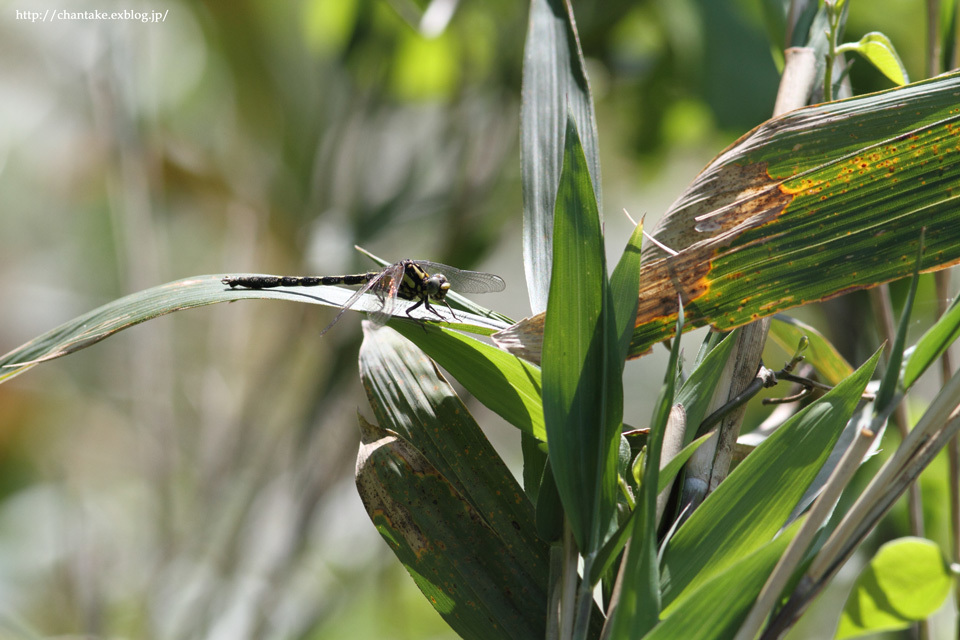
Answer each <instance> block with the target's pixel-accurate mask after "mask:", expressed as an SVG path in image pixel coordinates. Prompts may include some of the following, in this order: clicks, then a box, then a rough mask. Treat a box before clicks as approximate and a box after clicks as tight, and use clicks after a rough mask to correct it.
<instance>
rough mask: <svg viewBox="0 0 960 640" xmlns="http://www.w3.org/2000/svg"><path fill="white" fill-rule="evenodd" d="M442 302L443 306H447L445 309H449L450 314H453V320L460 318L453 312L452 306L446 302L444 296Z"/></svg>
mask: <svg viewBox="0 0 960 640" xmlns="http://www.w3.org/2000/svg"><path fill="white" fill-rule="evenodd" d="M443 304H444V306H445V307H446V308H447V310H448V311H450V315H452V316H453V319H454V320H459V319H460V318H458V317H457V314H456V313H454V312H453V307H451V306H450V303H449V302H447V300H446V298H444V299H443Z"/></svg>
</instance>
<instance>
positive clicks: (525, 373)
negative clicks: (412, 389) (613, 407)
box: [395, 322, 547, 441]
mask: <svg viewBox="0 0 960 640" xmlns="http://www.w3.org/2000/svg"><path fill="white" fill-rule="evenodd" d="M395 328H396V330H397V331H398V332H399V333H400V334H401V335H403V336H404V337H405V338H407V339H408V340H410V341H411V342H413V343H414V344H416V345H417V346H418V347H420V348H421V349H423V350H424V351H425V352H426V353H427V355H429V356H430V357H431V358H433V360H434V361H436V362H437V364H439V365H440V366H441V367H443V368H444V369H446V370H447V371H448V372H449V373H450V375H452V376H453V377H454V378H456V379H457V382H459V383H460V384H462V385H463V386H464V388H466V390H467V391H469V392H470V394H471V395H472V396H473V397H474V398H476V399H477V400H479V401H480V402H482V403H483V404H484V405H485V406H486V407H487V408H488V409H490V410H491V411H493V412H495V413H496V414H497V415H499V416H500V417H502V418H503V419H504V420H506V421H507V422H509V423H510V424H512V425H513V426H515V427H516V428H518V429H520V431H522V432H523V433H526V434H529V435H531V436H533V437H534V438H537V439H538V440H541V441H546V439H547V432H546V429H545V427H544V424H543V400H542V398H541V388H540V370H539V369H538V368H537V367H535V366H533V365H531V364H530V363H529V362H526V361H524V360H521V359H520V358H517V357H516V356H512V355H510V354H509V353H506V352H504V351H501V350H500V349H497V348H496V347H493V346H490V345H489V344H486V343H484V342H480V341H479V340H475V339H474V338H471V337H469V336H466V335H463V334H462V333H458V332H456V331H451V330H449V329H446V328H443V327H434V326H431V325H422V326H417V325H415V324H413V323H409V322H406V323H399V322H398V323H397V325H396V327H395Z"/></svg>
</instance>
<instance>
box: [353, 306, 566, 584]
mask: <svg viewBox="0 0 960 640" xmlns="http://www.w3.org/2000/svg"><path fill="white" fill-rule="evenodd" d="M360 377H361V380H362V382H363V388H364V390H365V391H366V393H367V398H368V399H369V401H370V406H371V407H372V408H373V411H374V415H376V417H377V421H378V422H379V423H380V425H381V426H382V427H384V428H388V429H390V430H391V431H393V432H395V433H397V434H399V435H400V436H402V437H403V438H404V440H406V441H407V442H409V443H410V444H411V445H412V446H414V447H415V448H416V449H417V451H418V452H419V454H420V455H422V456H424V457H425V458H426V460H427V461H428V462H429V464H430V465H431V466H432V467H433V468H435V469H436V470H437V471H438V472H439V473H440V474H441V475H442V476H443V479H444V482H447V483H449V484H450V485H451V486H452V487H453V488H454V489H455V490H456V492H457V493H458V494H459V495H460V496H462V497H463V498H464V499H466V500H467V501H469V503H470V504H471V506H472V507H473V508H474V509H475V510H476V511H477V512H478V513H479V514H481V515H482V520H483V521H484V522H486V524H488V525H489V526H490V528H491V529H492V530H493V531H495V532H496V534H497V535H498V536H500V537H501V538H502V540H503V543H504V544H505V545H506V546H507V548H509V549H511V550H512V551H513V553H514V554H515V555H516V559H515V562H516V564H517V565H518V566H519V567H522V568H523V569H524V571H525V572H526V573H527V574H528V575H530V576H534V577H535V578H536V579H541V578H542V579H544V580H546V575H547V572H548V564H547V561H548V558H547V556H548V551H547V546H546V545H545V544H544V543H543V542H542V541H540V540H539V538H537V535H536V524H535V522H534V511H533V505H532V504H531V503H530V501H529V500H527V498H526V496H525V495H524V493H523V490H522V489H521V488H520V486H519V484H517V481H516V479H515V478H514V477H513V474H512V473H511V472H510V470H509V469H508V468H507V466H506V465H505V464H504V463H503V461H502V460H501V459H500V457H499V456H498V455H497V453H496V451H495V450H494V448H493V446H492V445H491V444H490V442H489V441H488V440H487V438H486V436H485V435H484V434H483V431H482V430H481V429H480V427H479V426H478V425H477V423H476V421H474V419H473V416H471V415H470V412H469V411H468V410H467V408H466V407H465V406H464V405H463V403H462V402H461V401H460V399H459V398H458V397H457V396H456V394H455V393H454V391H453V389H452V388H451V387H450V385H449V384H448V383H447V381H446V380H445V379H444V378H443V376H442V375H440V373H439V372H438V371H437V370H436V366H435V365H434V364H433V363H432V362H430V360H429V359H428V358H427V357H426V356H424V355H423V353H421V352H420V351H419V350H418V349H417V348H416V347H414V346H413V345H412V344H411V343H410V342H408V341H407V340H405V339H404V338H402V337H401V336H399V335H398V334H397V333H396V332H395V331H393V330H392V329H390V328H387V327H384V328H379V329H376V328H373V325H372V324H371V323H365V324H364V340H363V344H362V346H361V348H360Z"/></svg>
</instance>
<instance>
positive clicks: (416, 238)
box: [0, 0, 949, 639]
mask: <svg viewBox="0 0 960 640" xmlns="http://www.w3.org/2000/svg"><path fill="white" fill-rule="evenodd" d="M2 4H3V8H2V12H0V98H2V99H0V198H2V200H0V300H2V301H3V303H2V314H0V352H5V351H8V350H10V349H13V348H14V347H16V346H18V345H19V344H21V343H23V342H25V341H27V340H29V339H30V338H32V337H34V336H36V335H38V334H40V333H42V332H44V331H46V330H47V329H50V328H52V327H54V326H56V325H57V324H59V323H61V322H64V321H66V320H68V319H70V318H72V317H74V316H76V315H78V314H80V313H83V312H85V311H87V310H89V309H91V308H93V307H95V306H97V305H99V304H102V303H104V302H106V301H109V300H111V299H114V298H116V297H119V296H121V295H125V294H127V293H131V292H134V291H137V290H140V289H143V288H147V287H150V286H154V285H157V284H160V283H163V282H166V281H170V280H174V279H177V278H182V277H186V276H189V275H195V274H202V273H229V272H246V271H254V272H266V273H330V274H336V273H345V272H351V271H355V270H366V269H367V268H368V267H369V266H370V265H369V262H367V261H365V259H363V258H362V257H361V256H359V254H357V253H356V252H355V251H354V250H353V245H355V244H359V245H362V246H364V247H365V248H367V249H370V250H371V251H373V252H375V253H377V254H379V255H381V256H382V257H384V258H387V259H391V260H396V259H400V258H405V257H413V258H424V259H430V260H435V261H439V262H445V263H449V264H453V265H456V266H458V267H462V268H477V269H483V270H487V271H493V272H495V273H498V274H500V275H501V276H503V277H504V279H505V280H506V281H507V284H508V289H507V292H506V293H504V294H501V295H499V296H496V297H487V298H484V299H483V300H480V301H481V302H482V303H483V304H484V305H486V306H490V307H492V308H495V309H497V310H498V311H501V312H503V313H506V314H508V315H510V316H512V317H514V318H516V319H519V318H521V317H523V316H524V315H527V314H528V312H529V307H528V306H527V303H526V297H525V292H524V284H523V283H524V277H523V272H522V258H521V245H520V235H521V234H520V228H521V197H520V182H519V148H518V126H519V122H518V117H519V93H520V78H521V65H522V56H523V42H524V37H525V31H526V14H527V5H526V3H523V2H507V1H506V0H490V1H488V2H483V3H479V2H470V3H457V2H456V1H455V0H437V1H435V2H433V3H429V7H428V6H427V5H428V3H426V2H423V1H420V0H417V1H415V0H393V1H392V2H388V1H382V2H381V1H372V0H309V1H305V2H293V3H267V2H233V3H228V2H176V1H171V2H164V3H159V2H158V3H153V2H138V1H134V2H127V3H122V2H121V3H112V2H110V1H109V0H107V1H106V2H98V3H87V2H67V3H65V4H61V5H56V6H53V5H48V4H43V3H40V2H36V1H35V0H19V1H18V2H16V3H12V2H4V3H2ZM762 5H763V3H762V2H761V1H760V0H650V1H639V2H617V3H587V2H575V3H574V10H575V12H576V16H577V20H578V25H579V29H580V38H581V43H582V46H583V49H584V53H585V56H586V58H587V63H588V71H589V73H590V78H591V82H592V87H593V91H594V98H595V100H596V108H597V118H598V121H599V133H600V148H601V154H602V169H603V181H604V184H603V189H604V202H605V203H606V206H607V207H608V211H606V212H605V213H606V233H607V240H608V245H609V251H610V255H611V259H613V258H615V256H616V255H618V254H619V251H620V250H621V249H622V247H623V245H624V244H625V242H626V239H627V235H628V234H629V231H630V224H629V221H628V220H627V219H626V217H625V216H624V215H623V214H622V213H621V209H623V208H626V209H627V210H628V211H629V212H630V213H631V214H632V215H633V216H634V217H639V216H641V215H645V214H646V215H647V224H648V225H651V226H652V223H653V222H654V221H655V220H656V219H657V217H658V216H659V215H660V214H661V213H662V212H663V211H664V210H665V209H666V208H667V207H668V206H669V204H670V203H671V202H672V201H673V199H674V198H675V197H676V196H677V195H678V194H679V192H680V191H681V189H682V188H683V187H684V186H685V185H686V184H687V183H688V182H689V181H690V180H691V179H692V178H693V177H694V176H695V175H696V173H697V172H698V171H699V169H700V168H701V167H702V166H703V165H704V164H705V163H706V162H707V161H709V160H710V158H712V157H713V156H714V155H716V154H717V153H718V152H719V151H720V150H721V149H722V148H723V147H724V146H726V144H728V143H729V142H731V141H733V140H734V139H735V138H736V137H737V136H739V135H741V134H742V133H744V132H745V131H747V130H748V129H750V128H751V127H753V126H755V125H756V124H759V123H760V122H762V121H763V120H764V119H765V118H767V117H768V116H769V114H770V112H771V110H772V106H773V99H774V95H775V92H776V85H777V77H778V76H777V69H776V65H775V62H774V57H775V56H774V55H773V54H772V53H771V44H770V42H771V40H770V37H768V31H767V27H766V25H765V22H764V11H763V6H762ZM94 9H97V10H101V11H104V10H106V11H113V10H118V11H122V10H130V11H142V12H152V11H158V12H160V13H164V12H166V13H165V15H166V18H165V21H163V22H161V23H143V22H139V21H134V20H126V21H105V20H63V19H60V20H56V21H53V22H43V21H36V22H31V21H30V20H29V19H27V18H26V15H25V13H23V12H27V11H36V12H40V13H44V12H47V11H50V12H53V11H84V10H88V11H92V10H94ZM18 12H20V13H18ZM872 30H880V31H883V32H885V33H886V34H888V35H889V36H890V37H891V38H892V40H893V42H894V43H895V44H896V45H897V47H898V49H899V50H900V53H901V55H902V56H903V57H904V60H905V63H906V66H907V69H908V71H909V72H910V74H911V77H912V78H920V77H922V68H923V53H922V51H923V37H922V34H923V33H924V24H923V4H922V3H921V2H919V0H916V1H909V2H908V1H905V0H887V1H881V0H870V1H869V2H866V1H863V0H859V1H857V0H853V1H852V6H851V13H850V20H849V23H848V35H847V39H848V40H852V39H856V38H859V37H860V35H862V34H863V33H865V32H867V31H872ZM853 81H854V87H855V90H856V92H857V93H864V92H867V91H870V90H875V89H881V88H886V87H887V86H889V85H888V84H887V81H885V80H884V79H883V78H882V77H881V76H880V75H879V74H877V73H875V72H872V71H871V70H870V69H869V68H868V67H867V65H866V64H865V63H863V62H858V63H856V64H854V68H853ZM895 293H896V291H895ZM934 311H935V300H932V299H931V298H929V293H928V298H927V299H926V301H924V302H921V305H920V312H921V316H922V317H923V319H922V320H920V321H918V323H917V326H916V327H914V329H915V330H916V333H917V335H919V332H920V331H921V330H922V329H923V324H924V322H927V323H928V322H929V320H930V319H931V318H932V317H933V313H934ZM331 313H332V312H331V310H329V309H322V308H317V307H314V306H313V305H290V304H277V303H268V302H255V303H240V304H230V305H218V306H216V307H211V308H206V309H203V310H198V311H193V312H191V313H187V314H177V315H174V316H168V317H165V318H161V319H159V320H156V321H152V322H150V323H147V324H145V325H142V326H139V327H136V328H134V329H131V330H129V331H126V332H124V333H122V334H120V335H118V336H116V337H114V338H112V339H110V340H108V341H106V342H104V343H102V344H100V345H97V346H96V347H95V348H93V349H90V350H87V351H84V352H82V353H80V354H77V355H75V356H71V357H70V358H66V359H64V360H58V361H55V362H53V363H50V364H46V365H44V366H42V367H38V368H36V369H33V370H31V371H30V372H29V373H27V374H26V375H24V376H21V377H19V378H17V379H15V380H13V381H12V382H10V383H8V384H4V385H2V386H0V638H8V637H9V638H20V637H24V638H27V637H34V636H33V635H31V634H33V633H35V634H38V635H42V636H48V635H67V634H80V633H83V634H89V636H91V637H108V636H109V637H128V638H162V639H168V638H170V639H174V638H310V639H320V638H449V637H452V634H451V632H450V631H449V630H447V629H446V628H445V626H444V624H443V623H442V621H441V620H440V618H439V616H437V615H436V614H435V613H434V612H433V611H432V609H431V608H430V607H429V605H428V604H427V602H426V601H425V600H424V599H423V598H422V597H421V596H420V594H419V592H417V591H416V588H415V587H414V585H413V582H412V581H411V580H410V579H409V578H408V576H407V575H406V574H405V572H404V571H403V569H402V567H400V565H399V564H398V563H397V562H396V561H395V560H394V558H393V557H392V555H391V554H390V553H389V551H388V549H387V547H386V545H385V544H383V542H382V541H381V539H380V538H379V536H378V534H377V533H376V531H375V530H374V528H373V527H372V526H371V524H370V522H369V520H368V519H367V517H366V515H365V514H364V512H363V509H362V505H361V504H360V501H359V499H358V497H357V495H356V492H355V490H354V488H353V480H352V473H353V465H354V459H355V454H356V448H357V442H358V437H357V432H356V427H355V425H356V412H357V410H358V409H359V410H360V411H361V412H364V413H365V414H366V415H368V416H369V412H367V411H366V405H365V400H364V398H363V396H362V392H361V388H360V385H359V383H358V379H357V374H356V355H357V347H358V345H359V339H360V332H359V316H356V315H353V314H350V315H348V316H346V317H345V318H344V319H343V320H342V321H341V323H340V324H339V325H338V326H337V327H336V329H335V330H333V331H331V332H330V333H329V334H327V335H326V336H325V337H324V338H323V339H322V340H319V339H318V338H317V333H318V332H319V330H320V329H321V328H322V327H324V326H325V325H326V323H327V322H329V320H330V319H331V318H332V315H331ZM801 315H802V316H803V317H804V318H805V319H806V320H808V321H811V322H815V323H817V324H818V325H819V326H821V327H822V328H823V329H824V331H826V332H827V333H828V335H831V336H832V337H833V338H834V339H835V340H836V341H837V343H838V345H839V346H840V347H841V349H842V350H843V351H844V353H845V354H846V355H847V357H848V358H850V359H851V360H852V361H855V362H856V363H859V362H861V361H862V360H863V359H864V358H865V357H866V354H867V353H869V352H871V351H872V350H873V349H874V348H875V347H876V344H877V340H876V337H875V332H874V330H873V328H872V325H871V324H870V321H869V306H868V305H866V299H865V298H864V297H863V296H859V295H854V296H848V297H847V298H844V299H842V300H840V301H836V302H834V303H832V306H826V307H825V308H823V309H821V308H811V309H806V310H804V311H803V312H802V314H801ZM702 335H703V333H702V332H698V333H696V334H693V335H692V336H689V337H687V338H685V345H686V353H687V357H688V358H692V357H693V354H695V353H696V348H697V344H698V341H699V339H700V337H702ZM772 357H775V358H777V359H779V358H782V357H783V356H782V355H781V354H775V355H774V356H772ZM774 362H775V363H776V364H779V362H778V360H774ZM664 363H665V351H664V350H662V349H657V350H655V353H654V354H653V355H651V356H648V357H646V358H643V359H642V360H640V361H638V362H635V363H632V364H631V365H630V366H629V367H628V369H627V371H628V372H627V375H628V379H627V384H628V385H629V386H628V389H627V394H626V396H627V399H628V402H627V407H626V415H627V416H628V420H629V421H631V422H632V423H633V424H635V425H636V426H642V425H644V424H645V422H646V420H647V419H648V416H649V412H650V407H651V404H652V401H653V399H654V394H655V393H656V390H657V384H651V383H650V381H651V380H656V381H659V380H661V379H662V370H663V366H664ZM934 383H935V381H934ZM477 413H478V416H479V418H480V420H481V423H482V424H484V426H485V427H487V429H488V433H489V435H490V437H491V439H492V440H493V441H494V443H495V445H496V446H498V448H499V449H500V451H501V452H502V455H503V456H504V458H505V459H506V460H507V462H508V463H509V464H511V465H512V466H513V467H514V468H516V469H517V470H518V471H519V461H520V455H519V452H518V447H517V444H518V442H519V438H518V436H517V434H516V432H515V431H514V430H513V429H512V428H510V427H508V426H506V425H505V424H504V423H503V422H502V421H500V419H499V418H497V417H496V416H493V415H492V414H489V413H488V412H486V411H484V410H482V408H479V407H478V408H477ZM764 415H765V411H764V410H763V409H760V408H759V407H758V408H757V409H755V410H753V411H752V413H751V416H750V418H749V420H750V422H751V423H752V424H756V423H757V422H759V421H760V420H761V419H762V418H763V417H764ZM927 475H931V474H929V473H928V474H927ZM938 478H939V476H938ZM942 482H943V481H942V480H939V479H936V478H935V479H934V480H932V481H930V483H929V484H930V487H928V489H929V491H931V492H933V494H934V499H933V500H931V501H929V502H928V511H930V517H931V519H932V522H934V523H937V522H939V523H940V524H939V528H937V526H934V528H933V531H932V532H931V536H932V537H934V538H935V539H938V538H937V536H938V535H942V529H943V526H944V525H943V522H944V521H945V516H944V514H943V513H942V510H940V507H939V504H945V503H944V501H943V500H942V499H941V500H940V503H937V502H936V492H937V491H943V490H944V489H943V486H942ZM902 524H903V522H902V518H901V519H900V520H897V519H896V518H894V519H893V520H892V523H891V525H890V528H891V529H890V531H889V532H887V533H888V534H889V535H901V534H902V532H903V528H902ZM885 535H886V534H885ZM850 579H852V578H850ZM847 584H849V582H847ZM841 602H842V598H841ZM830 606H832V609H831V608H830ZM830 606H828V607H826V612H825V613H823V614H822V615H821V616H820V617H821V618H822V619H823V620H825V621H826V622H824V623H822V624H825V625H826V626H825V627H823V630H818V631H816V632H815V633H816V634H823V635H827V634H829V633H830V625H832V624H835V617H833V618H832V619H831V616H835V615H836V613H837V611H838V609H839V605H838V604H836V603H834V604H831V605H830ZM944 629H946V630H949V626H945V627H944ZM810 633H814V632H810ZM798 637H803V636H798ZM807 637H812V636H807Z"/></svg>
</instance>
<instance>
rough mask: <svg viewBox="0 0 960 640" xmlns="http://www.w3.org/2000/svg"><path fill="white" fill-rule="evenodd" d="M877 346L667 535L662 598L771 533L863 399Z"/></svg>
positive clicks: (692, 585)
mask: <svg viewBox="0 0 960 640" xmlns="http://www.w3.org/2000/svg"><path fill="white" fill-rule="evenodd" d="M879 357H880V353H879V351H878V352H877V353H875V354H874V355H873V357H872V358H870V360H869V361H867V362H866V363H865V364H864V365H863V366H862V367H860V368H859V369H857V371H856V372H854V374H853V375H852V376H850V377H849V378H847V379H846V380H844V381H843V382H841V383H840V384H839V385H837V386H836V387H834V388H833V389H832V390H831V391H829V392H828V393H827V394H825V395H824V396H823V397H822V398H820V399H819V400H817V401H816V402H814V403H812V404H811V405H809V406H807V407H805V408H804V409H803V410H802V411H800V412H799V413H797V414H796V415H794V416H793V417H791V418H790V419H789V420H787V421H786V422H785V423H784V424H783V425H782V426H781V427H780V428H779V429H778V430H777V431H776V432H774V433H773V435H771V436H770V437H769V438H767V439H766V440H765V441H764V442H762V443H761V444H760V445H759V446H758V447H757V448H756V449H755V450H754V451H753V453H751V454H750V455H749V456H747V458H746V459H745V460H744V461H743V462H741V463H740V465H738V466H737V468H736V469H734V470H733V472H732V473H731V474H730V476H729V477H728V478H727V479H726V480H725V481H724V482H722V483H721V484H720V486H719V487H717V490H716V491H714V492H713V493H712V494H710V495H709V496H708V497H707V499H706V500H705V501H704V502H703V504H702V505H700V507H699V508H698V509H697V510H696V511H694V512H693V515H691V516H690V519H689V520H687V521H686V522H685V523H684V524H683V525H682V526H681V527H680V528H679V529H678V530H677V533H676V535H674V537H673V538H672V539H671V540H670V543H669V544H668V546H667V549H666V553H665V555H664V560H663V578H662V582H663V598H664V606H665V607H669V606H670V604H671V603H673V602H674V601H677V600H678V599H679V598H681V597H682V594H684V593H687V592H689V591H690V590H693V589H696V588H697V585H700V584H702V583H703V582H705V581H706V580H708V579H709V578H710V577H711V576H713V575H715V574H716V573H717V572H719V571H721V570H723V569H725V568H726V567H729V566H731V565H733V564H734V563H736V562H737V561H738V560H739V559H740V558H743V557H744V556H746V555H747V554H750V553H752V552H753V551H754V550H756V549H757V548H759V547H760V546H761V545H763V544H765V543H766V542H768V541H769V540H771V539H772V538H773V536H774V535H775V534H776V533H777V531H779V530H780V528H781V527H782V526H783V525H784V524H785V523H786V522H787V519H788V518H789V516H790V514H791V512H792V511H793V508H794V507H795V506H796V504H797V502H798V501H799V500H800V499H801V497H802V496H803V494H804V492H805V491H806V488H807V486H809V484H810V483H811V482H812V481H813V480H814V478H815V477H816V476H817V473H818V472H819V470H820V467H821V466H822V465H823V463H824V461H825V460H826V459H827V457H828V455H829V453H830V450H831V448H832V447H833V443H834V442H835V441H836V439H837V438H838V437H839V436H840V433H841V431H842V430H843V427H844V425H846V423H847V421H848V420H849V419H850V416H851V415H853V412H854V409H856V407H857V404H858V403H859V402H860V395H861V394H862V393H863V390H864V388H865V387H866V385H867V382H868V381H869V380H870V375H871V373H872V372H873V370H874V367H876V364H877V360H878V358H879Z"/></svg>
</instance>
